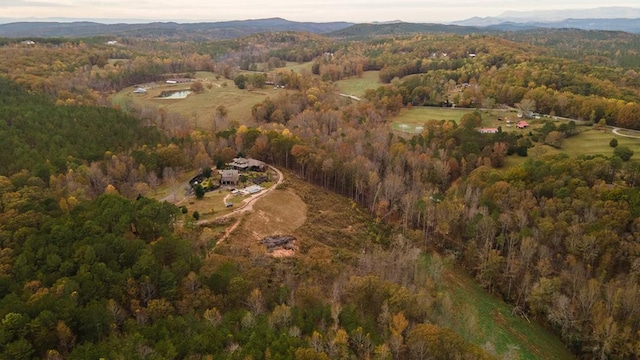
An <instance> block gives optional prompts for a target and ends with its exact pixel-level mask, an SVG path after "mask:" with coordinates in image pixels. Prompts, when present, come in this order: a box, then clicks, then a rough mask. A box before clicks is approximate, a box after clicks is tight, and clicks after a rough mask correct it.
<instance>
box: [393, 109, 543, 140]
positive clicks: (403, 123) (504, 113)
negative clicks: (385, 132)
mask: <svg viewBox="0 0 640 360" xmlns="http://www.w3.org/2000/svg"><path fill="white" fill-rule="evenodd" d="M474 111H476V109H467V108H446V107H432V106H420V107H413V108H411V109H403V110H402V111H401V112H400V115H398V116H396V117H395V118H393V119H392V122H391V129H393V130H395V131H399V132H404V133H408V134H418V133H420V132H422V130H423V129H424V128H423V126H424V123H426V122H428V121H432V120H435V121H441V120H444V121H455V122H458V121H460V119H461V118H462V117H463V116H464V115H465V114H469V113H472V112H474ZM480 113H481V114H482V126H483V127H498V126H502V129H503V131H512V130H513V131H528V130H520V129H517V128H516V127H515V123H516V122H518V120H520V119H519V118H518V117H517V112H516V111H512V110H482V111H480ZM498 119H502V120H498ZM507 121H511V124H509V123H507ZM529 122H530V123H533V122H534V121H529ZM509 125H511V126H509Z"/></svg>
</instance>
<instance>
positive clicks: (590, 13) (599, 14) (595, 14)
mask: <svg viewBox="0 0 640 360" xmlns="http://www.w3.org/2000/svg"><path fill="white" fill-rule="evenodd" d="M452 24H453V25H459V26H475V27H482V28H491V29H494V30H502V31H518V30H526V29H532V28H551V29H564V28H574V29H582V30H611V31H626V32H631V33H640V8H630V7H615V6H612V7H600V8H595V9H579V10H576V9H566V10H542V11H522V12H520V11H507V12H505V13H503V14H502V15H500V16H497V17H472V18H470V19H466V20H460V21H454V22H452Z"/></svg>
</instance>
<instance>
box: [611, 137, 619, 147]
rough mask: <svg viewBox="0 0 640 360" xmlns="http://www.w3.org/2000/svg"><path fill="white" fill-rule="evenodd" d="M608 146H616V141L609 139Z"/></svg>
mask: <svg viewBox="0 0 640 360" xmlns="http://www.w3.org/2000/svg"><path fill="white" fill-rule="evenodd" d="M609 146H611V147H612V148H614V147H616V146H618V139H611V141H609Z"/></svg>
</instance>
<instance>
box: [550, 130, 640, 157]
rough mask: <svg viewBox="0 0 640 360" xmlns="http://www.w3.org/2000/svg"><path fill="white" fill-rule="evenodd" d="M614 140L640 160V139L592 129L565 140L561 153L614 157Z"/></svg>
mask: <svg viewBox="0 0 640 360" xmlns="http://www.w3.org/2000/svg"><path fill="white" fill-rule="evenodd" d="M612 139H617V140H618V146H627V147H628V148H629V149H631V150H633V152H634V153H635V154H634V156H633V157H632V158H631V159H632V160H634V158H640V139H634V138H630V137H624V136H620V135H616V134H614V133H613V132H612V131H611V129H606V130H595V129H593V128H592V127H589V128H585V130H584V131H582V132H581V133H580V135H578V136H574V137H570V138H568V139H565V140H564V142H563V143H562V149H561V151H564V152H566V153H568V154H569V155H572V156H577V155H598V154H602V155H605V156H612V155H613V148H612V147H611V146H609V142H610V141H611V140H612Z"/></svg>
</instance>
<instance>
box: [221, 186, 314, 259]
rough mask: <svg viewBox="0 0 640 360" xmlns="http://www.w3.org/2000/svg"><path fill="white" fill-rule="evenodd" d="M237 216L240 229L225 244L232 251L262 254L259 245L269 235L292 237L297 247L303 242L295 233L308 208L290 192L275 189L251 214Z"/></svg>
mask: <svg viewBox="0 0 640 360" xmlns="http://www.w3.org/2000/svg"><path fill="white" fill-rule="evenodd" d="M239 216H242V221H241V223H240V225H239V226H238V227H237V228H236V229H235V230H234V231H233V232H232V233H231V234H230V235H229V238H228V239H227V240H225V242H226V244H228V245H229V246H231V247H234V248H242V249H245V250H249V251H250V252H252V253H254V254H256V253H257V254H264V253H265V252H266V249H265V247H264V246H262V245H260V243H259V241H260V240H261V239H263V238H264V237H266V236H269V235H294V236H296V237H297V238H298V240H297V243H298V244H299V243H300V242H301V241H304V239H301V238H300V237H299V236H297V235H296V230H297V229H298V228H299V227H300V226H301V225H302V224H304V222H305V221H306V219H307V205H306V204H305V203H304V201H302V199H301V198H300V197H299V196H298V195H297V194H296V193H295V192H294V191H293V190H290V189H282V190H279V189H275V190H273V191H271V192H269V193H268V194H267V195H265V196H264V197H262V198H260V200H258V201H257V202H256V203H255V205H254V206H253V211H251V212H249V213H243V214H242V215H239ZM298 244H297V245H298Z"/></svg>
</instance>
